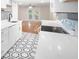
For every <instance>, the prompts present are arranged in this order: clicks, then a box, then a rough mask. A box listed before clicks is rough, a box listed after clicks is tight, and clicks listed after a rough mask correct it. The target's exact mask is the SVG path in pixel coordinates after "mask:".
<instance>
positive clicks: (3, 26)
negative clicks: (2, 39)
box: [1, 20, 16, 30]
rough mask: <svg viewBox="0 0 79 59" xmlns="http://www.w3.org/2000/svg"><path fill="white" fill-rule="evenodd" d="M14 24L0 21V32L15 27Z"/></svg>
mask: <svg viewBox="0 0 79 59" xmlns="http://www.w3.org/2000/svg"><path fill="white" fill-rule="evenodd" d="M15 24H16V23H11V22H8V21H7V20H4V21H1V30H2V29H4V28H7V27H10V26H13V25H15Z"/></svg>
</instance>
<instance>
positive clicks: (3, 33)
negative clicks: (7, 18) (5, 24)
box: [1, 28, 9, 56]
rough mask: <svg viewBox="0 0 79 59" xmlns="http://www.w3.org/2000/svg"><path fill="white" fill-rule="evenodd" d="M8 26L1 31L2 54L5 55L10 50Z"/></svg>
mask: <svg viewBox="0 0 79 59" xmlns="http://www.w3.org/2000/svg"><path fill="white" fill-rule="evenodd" d="M8 38H9V36H8V28H5V29H3V30H2V31H1V56H3V55H4V54H5V53H6V51H7V50H8V47H9V46H8V41H9V39H8Z"/></svg>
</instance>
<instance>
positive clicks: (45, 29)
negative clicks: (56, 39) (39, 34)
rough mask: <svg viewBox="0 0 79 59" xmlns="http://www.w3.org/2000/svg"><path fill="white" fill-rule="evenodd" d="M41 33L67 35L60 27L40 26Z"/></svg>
mask: <svg viewBox="0 0 79 59" xmlns="http://www.w3.org/2000/svg"><path fill="white" fill-rule="evenodd" d="M41 31H48V32H56V33H63V34H68V33H67V32H66V31H65V30H64V29H63V28H62V27H52V26H42V27H41Z"/></svg>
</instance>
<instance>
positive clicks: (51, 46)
mask: <svg viewBox="0 0 79 59" xmlns="http://www.w3.org/2000/svg"><path fill="white" fill-rule="evenodd" d="M77 44H78V38H77V37H74V36H70V35H67V34H58V33H51V32H45V31H41V32H40V33H39V44H38V48H37V51H36V52H37V53H36V56H35V59H77V55H78V54H77V53H78V50H77V49H78V45H77Z"/></svg>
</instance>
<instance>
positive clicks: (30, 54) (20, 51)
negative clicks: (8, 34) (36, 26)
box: [2, 33, 39, 59]
mask: <svg viewBox="0 0 79 59" xmlns="http://www.w3.org/2000/svg"><path fill="white" fill-rule="evenodd" d="M38 41H39V35H38V34H32V33H22V37H21V38H20V39H19V40H18V41H17V42H16V43H15V45H14V46H13V47H12V48H11V49H10V50H9V51H8V52H7V53H6V54H5V55H4V56H3V57H2V59H34V56H35V54H36V49H37V45H38Z"/></svg>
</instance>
